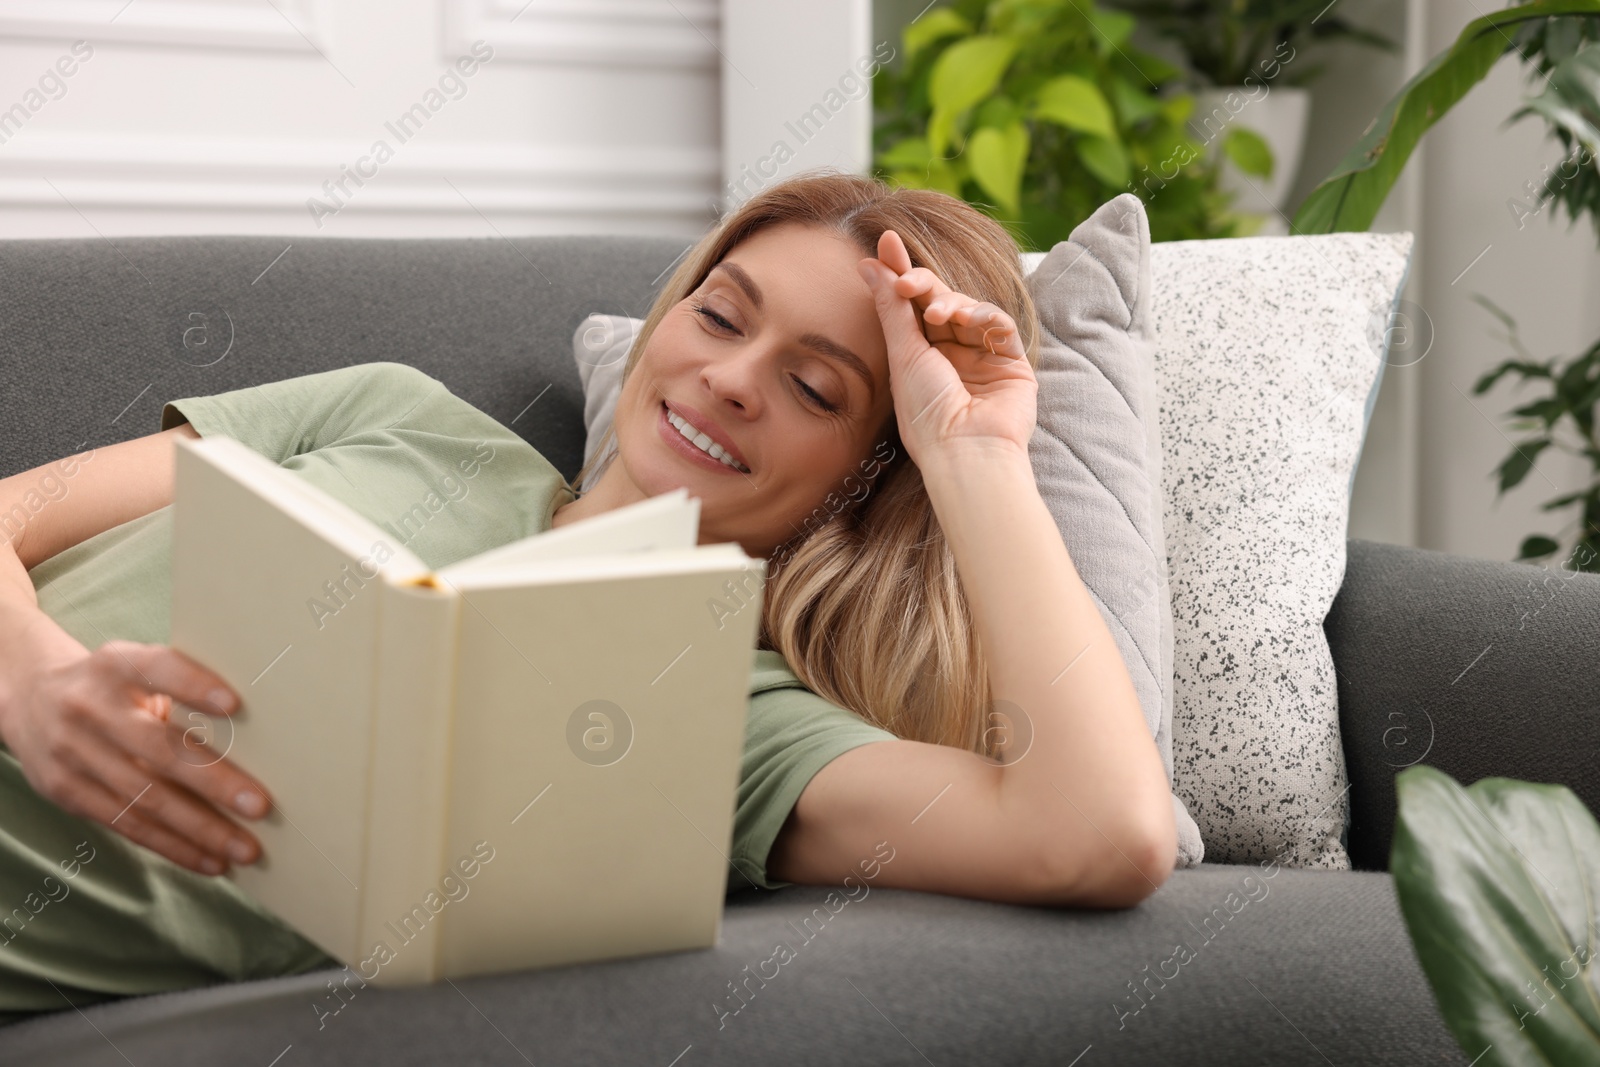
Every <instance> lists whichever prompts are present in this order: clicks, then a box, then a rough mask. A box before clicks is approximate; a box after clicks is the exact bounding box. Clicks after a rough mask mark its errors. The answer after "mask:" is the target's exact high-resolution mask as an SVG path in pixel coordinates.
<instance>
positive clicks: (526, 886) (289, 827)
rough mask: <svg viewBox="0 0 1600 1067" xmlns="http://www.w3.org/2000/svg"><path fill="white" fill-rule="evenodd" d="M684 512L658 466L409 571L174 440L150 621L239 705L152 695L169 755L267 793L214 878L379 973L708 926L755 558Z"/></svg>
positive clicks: (329, 517)
mask: <svg viewBox="0 0 1600 1067" xmlns="http://www.w3.org/2000/svg"><path fill="white" fill-rule="evenodd" d="M699 519H700V502H699V500H698V499H692V498H690V497H689V496H688V493H687V491H686V490H683V489H677V490H674V491H673V492H670V493H666V494H663V495H661V496H658V497H655V498H653V499H651V500H647V501H643V502H641V503H639V504H635V505H631V506H629V507H624V508H619V509H616V510H614V511H611V512H608V513H606V514H603V515H598V516H595V517H594V518H591V519H588V520H585V521H581V522H576V523H573V524H571V525H566V526H562V527H561V528H560V529H556V530H550V531H547V532H546V533H543V534H540V535H536V536H533V537H529V538H526V539H524V540H521V541H516V542H513V543H511V544H507V545H502V546H501V547H499V548H495V549H492V550H490V551H488V552H484V553H482V554H480V555H478V556H474V557H472V558H470V559H466V560H462V561H459V562H457V563H454V564H452V565H450V566H448V567H444V568H441V569H440V570H437V571H432V570H430V569H429V568H428V567H427V566H426V565H425V564H424V563H423V562H422V561H421V560H420V559H418V558H417V557H416V556H415V555H414V554H413V553H411V552H410V551H408V550H407V549H406V548H405V546H404V545H402V544H398V543H397V542H396V540H395V538H394V537H393V536H392V535H391V534H389V533H387V532H385V531H384V530H382V529H380V528H379V527H378V526H377V525H375V524H373V523H371V522H369V521H367V520H366V519H365V518H363V517H361V516H360V515H358V514H357V513H356V512H355V511H354V510H352V509H351V508H349V507H348V506H346V505H344V504H342V503H341V502H340V501H338V500H336V499H334V498H333V497H332V496H330V495H328V494H327V493H324V492H323V491H321V490H320V489H319V488H318V487H316V486H314V485H312V484H311V483H310V482H309V481H307V480H305V479H303V478H301V477H300V476H299V475H297V474H294V473H292V472H291V471H288V470H285V469H283V468H281V467H279V466H278V465H276V464H275V463H273V462H272V461H271V460H269V459H267V458H266V457H264V456H261V455H259V454H258V453H256V452H254V451H252V450H251V449H249V448H248V447H246V446H245V445H243V444H241V443H239V442H238V441H235V440H233V439H231V438H228V437H222V436H210V437H206V438H203V439H200V440H188V439H183V438H180V439H179V440H178V442H177V454H176V487H175V495H174V502H173V546H172V549H173V559H172V636H171V644H172V646H173V647H174V648H176V649H178V650H179V651H181V652H183V653H184V654H186V655H188V656H190V657H192V658H194V659H195V660H196V661H198V662H199V663H202V664H204V665H205V666H207V667H209V668H210V669H212V670H214V671H216V672H217V673H218V674H220V675H221V676H222V677H223V678H224V679H226V680H227V682H228V684H229V685H231V686H232V687H233V689H234V690H235V692H237V693H238V694H239V696H240V698H241V700H242V702H243V707H242V708H241V710H240V711H239V712H237V713H235V715H233V716H232V717H216V718H206V717H203V716H200V715H199V713H198V712H191V711H187V710H186V709H182V708H175V709H174V711H173V718H174V721H178V722H180V724H183V723H185V722H188V721H191V720H192V721H193V722H195V723H197V724H203V726H201V725H197V726H195V727H193V728H192V730H191V732H192V733H194V734H195V740H196V741H200V740H206V741H208V743H205V744H195V745H193V746H190V745H188V744H185V745H184V746H183V748H184V751H183V758H185V759H187V760H189V761H190V762H193V763H209V762H215V760H216V759H218V758H220V756H221V755H223V754H226V756H227V757H228V758H229V759H231V760H233V761H235V762H236V763H237V764H238V765H239V766H240V767H242V768H243V769H244V770H246V771H248V772H249V773H251V774H253V775H255V776H256V777H257V778H259V779H260V780H261V781H262V782H263V783H264V784H265V785H266V787H267V788H268V789H269V790H270V791H271V792H272V794H273V799H274V801H275V807H274V810H273V811H272V813H271V814H270V815H269V816H268V817H267V818H265V819H263V820H259V821H255V822H251V823H249V824H248V825H249V826H250V828H251V829H252V830H253V831H254V832H255V833H256V834H257V835H258V836H259V837H260V839H261V842H262V847H263V851H264V856H263V858H262V859H261V860H260V861H259V862H258V863H256V864H253V865H251V866H246V867H235V868H234V870H233V872H232V873H231V874H230V875H229V877H231V878H233V879H234V880H235V881H236V882H237V884H238V885H239V886H240V887H241V888H242V889H243V890H244V891H245V892H246V893H248V894H249V895H250V896H252V897H253V898H254V899H256V900H257V901H259V902H260V903H261V904H262V905H263V906H264V907H266V908H267V909H268V910H269V911H271V912H273V913H274V914H276V915H278V916H279V917H281V918H282V919H284V920H285V921H286V922H287V923H288V924H289V925H291V926H292V927H294V928H295V929H297V930H298V931H300V932H301V933H302V934H303V935H304V936H305V937H306V938H308V939H309V940H311V941H313V942H315V943H316V944H317V945H319V946H320V947H321V948H323V949H324V950H325V951H326V952H328V953H329V954H330V955H332V956H334V957H336V958H337V959H339V960H341V961H342V962H344V963H346V964H347V965H348V966H349V967H351V969H353V970H357V971H358V973H360V974H361V976H362V978H363V979H364V980H366V981H372V982H376V983H377V984H379V985H398V984H410V983H418V982H429V981H435V980H438V979H440V978H447V977H460V976H465V975H471V974H479V973H484V972H491V971H504V970H513V969H520V968H527V967H537V966H549V965H555V964H562V963H573V962H579V961H586V960H595V959H606V958H614V957H620V956H632V955H641V954H647V953H654V952H667V951H675V950H680V949H688V948H697V947H708V946H711V945H713V944H715V942H716V939H717V935H718V932H719V930H720V926H721V920H722V903H723V896H724V892H725V889H726V879H727V870H728V860H727V855H728V852H729V849H730V844H731V840H732V832H733V812H734V806H735V798H736V794H737V788H738V781H739V764H740V757H741V754H742V750H743V743H744V724H745V714H746V710H747V708H748V705H749V682H750V670H751V667H752V664H753V660H754V657H755V646H756V638H757V628H758V620H759V618H760V613H761V607H760V586H761V579H762V577H763V576H764V563H763V561H761V560H758V559H754V558H752V557H750V556H747V555H746V554H745V553H744V551H743V550H742V549H741V548H740V547H739V546H738V545H737V544H716V545H697V544H696V541H697V538H698V531H699ZM184 716H189V717H190V718H189V719H184V718H183V717H184ZM186 737H187V735H186Z"/></svg>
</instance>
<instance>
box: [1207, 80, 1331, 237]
mask: <svg viewBox="0 0 1600 1067" xmlns="http://www.w3.org/2000/svg"><path fill="white" fill-rule="evenodd" d="M1194 97H1195V107H1194V113H1193V114H1192V115H1191V116H1190V117H1189V129H1190V132H1191V133H1192V134H1193V135H1194V137H1195V139H1196V140H1198V141H1200V142H1201V143H1203V144H1205V146H1206V151H1207V153H1208V154H1211V155H1215V154H1216V153H1218V152H1220V151H1221V150H1222V142H1223V139H1224V138H1226V137H1227V135H1228V132H1229V131H1230V130H1232V129H1234V128H1235V127H1236V126H1242V127H1244V128H1245V129H1247V130H1250V131H1251V132H1252V133H1255V134H1258V135H1260V137H1261V139H1262V140H1264V141H1266V142H1267V147H1268V148H1269V149H1271V150H1272V160H1273V166H1272V177H1270V178H1259V177H1255V176H1253V175H1248V174H1244V173H1242V172H1241V171H1240V170H1239V168H1238V167H1236V166H1234V164H1233V161H1232V160H1230V159H1227V158H1226V157H1224V158H1223V161H1222V174H1221V178H1220V181H1221V184H1222V188H1224V189H1226V190H1228V191H1230V192H1233V193H1236V194H1237V196H1236V197H1235V199H1234V201H1233V210H1234V211H1240V212H1247V213H1249V214H1253V215H1261V216H1263V222H1262V225H1261V229H1260V230H1259V231H1257V232H1259V233H1262V234H1274V235H1280V236H1281V235H1283V234H1287V233H1288V232H1289V224H1288V221H1287V220H1286V219H1285V218H1284V214H1283V209H1284V206H1285V203H1286V201H1287V200H1288V197H1289V190H1290V188H1291V187H1292V186H1293V185H1294V180H1295V177H1296V176H1297V175H1298V174H1299V173H1300V159H1301V154H1302V152H1303V151H1304V149H1305V143H1306V126H1307V120H1308V119H1309V118H1310V117H1311V91H1310V90H1309V89H1302V88H1299V87H1296V86H1289V85H1284V86H1277V87H1274V86H1272V85H1271V84H1270V83H1267V82H1261V83H1258V84H1256V85H1253V86H1248V87H1247V86H1240V85H1235V86H1217V87H1214V88H1208V89H1200V90H1197V91H1196V92H1195V94H1194Z"/></svg>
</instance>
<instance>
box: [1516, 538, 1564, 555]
mask: <svg viewBox="0 0 1600 1067" xmlns="http://www.w3.org/2000/svg"><path fill="white" fill-rule="evenodd" d="M1559 551H1561V545H1560V543H1559V542H1557V541H1556V540H1554V539H1553V538H1549V537H1546V536H1545V535H1544V534H1534V535H1532V536H1531V537H1528V538H1526V539H1524V540H1523V542H1522V547H1521V548H1519V549H1517V559H1518V560H1524V559H1543V558H1544V557H1545V556H1550V555H1554V554H1555V553H1557V552H1559Z"/></svg>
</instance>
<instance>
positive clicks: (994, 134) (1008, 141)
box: [967, 122, 1028, 217]
mask: <svg viewBox="0 0 1600 1067" xmlns="http://www.w3.org/2000/svg"><path fill="white" fill-rule="evenodd" d="M1027 161H1028V128H1027V127H1026V126H1024V125H1023V124H1022V123H1020V122H1013V123H1012V124H1011V125H1009V126H1005V127H1000V128H997V127H994V126H985V127H984V128H983V129H981V130H978V131H977V132H976V133H974V134H973V135H972V136H971V137H970V138H968V139H967V165H968V166H969V167H970V168H971V169H972V180H973V181H975V182H977V183H978V185H979V187H980V188H982V189H983V191H984V192H986V193H988V194H989V195H990V196H992V197H994V198H995V200H996V201H998V202H999V204H1000V207H1001V208H1002V209H1004V210H1005V212H1006V214H1007V215H1010V216H1013V217H1014V216H1016V215H1017V213H1018V212H1019V211H1020V210H1021V204H1020V201H1021V197H1022V169H1023V165H1024V164H1026V163H1027Z"/></svg>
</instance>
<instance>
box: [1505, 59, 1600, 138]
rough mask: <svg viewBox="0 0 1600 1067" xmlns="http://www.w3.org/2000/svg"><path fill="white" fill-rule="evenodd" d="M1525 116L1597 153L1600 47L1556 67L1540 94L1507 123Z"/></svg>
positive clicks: (1562, 62) (1599, 136)
mask: <svg viewBox="0 0 1600 1067" xmlns="http://www.w3.org/2000/svg"><path fill="white" fill-rule="evenodd" d="M1529 113H1536V114H1539V115H1542V116H1544V118H1545V120H1546V121H1548V122H1549V123H1550V125H1552V126H1554V127H1556V128H1557V129H1561V130H1566V131H1567V133H1568V134H1569V135H1570V136H1571V137H1572V138H1573V139H1574V140H1576V141H1580V142H1582V143H1583V144H1585V145H1587V146H1588V147H1589V149H1590V151H1600V47H1596V46H1595V45H1589V46H1588V47H1587V48H1584V49H1583V50H1581V51H1579V52H1578V53H1577V54H1576V55H1572V56H1570V57H1568V58H1566V59H1564V60H1562V61H1561V62H1559V63H1557V64H1556V66H1555V68H1554V69H1553V70H1551V72H1550V80H1549V81H1547V82H1546V83H1545V87H1544V91H1543V92H1541V93H1540V94H1539V95H1538V96H1536V97H1532V98H1531V99H1529V100H1528V101H1527V106H1525V107H1523V108H1521V109H1520V110H1518V111H1517V112H1516V113H1514V114H1513V115H1512V116H1511V118H1510V119H1509V120H1507V121H1512V122H1514V121H1516V120H1517V119H1519V118H1521V117H1522V116H1523V115H1526V114H1529Z"/></svg>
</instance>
